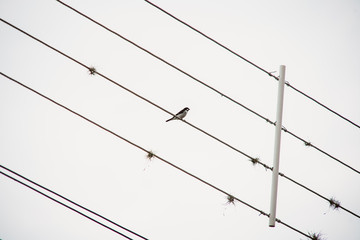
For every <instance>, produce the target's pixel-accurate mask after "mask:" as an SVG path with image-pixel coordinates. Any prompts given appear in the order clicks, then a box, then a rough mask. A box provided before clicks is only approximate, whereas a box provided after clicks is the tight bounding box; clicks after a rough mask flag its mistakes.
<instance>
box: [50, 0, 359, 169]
mask: <svg viewBox="0 0 360 240" xmlns="http://www.w3.org/2000/svg"><path fill="white" fill-rule="evenodd" d="M57 1H58V2H59V3H61V4H63V5H64V6H66V7H68V8H69V9H71V10H73V11H74V12H76V13H78V14H79V15H81V16H83V17H85V18H86V19H88V20H90V21H92V22H93V23H95V24H97V25H98V26H100V27H102V28H104V29H105V30H107V31H109V32H111V33H113V34H115V35H116V36H118V37H120V38H122V39H123V40H125V41H127V42H128V43H130V44H132V45H133V46H135V47H137V48H139V49H140V50H142V51H144V52H146V53H148V54H150V55H151V56H153V57H155V58H156V59H158V60H160V61H161V62H163V63H165V64H167V65H168V66H170V67H172V68H174V69H176V70H177V71H179V72H181V73H183V74H185V75H186V76H188V77H190V78H191V79H193V80H195V81H197V82H199V83H200V84H202V85H204V86H206V87H207V88H209V89H211V90H213V91H214V92H216V93H218V94H220V95H221V96H222V97H224V98H226V99H228V100H230V101H231V102H233V103H235V104H237V105H239V106H241V107H243V108H244V109H246V110H247V111H249V112H251V113H253V114H255V115H256V116H258V117H260V118H262V119H264V120H265V121H266V122H268V123H270V124H272V125H275V122H273V121H271V120H269V119H268V118H266V117H264V116H262V115H261V114H259V113H257V112H255V111H254V110H252V109H250V108H248V107H246V106H245V105H243V104H241V103H239V102H238V101H236V100H234V99H233V98H231V97H229V96H227V95H226V94H224V93H222V92H220V91H219V90H217V89H216V88H214V87H212V86H210V85H208V84H206V83H205V82H203V81H201V80H199V79H198V78H196V77H194V76H193V75H191V74H189V73H187V72H186V71H184V70H182V69H180V68H178V67H176V66H175V65H173V64H171V63H169V62H168V61H166V60H164V59H163V58H161V57H159V56H157V55H155V54H154V53H152V52H151V51H149V50H147V49H145V48H143V47H141V46H140V45H138V44H136V43H134V42H133V41H131V40H129V39H127V38H125V37H124V36H122V35H121V34H119V33H117V32H115V31H114V30H111V29H110V28H108V27H106V26H104V25H103V24H101V23H99V22H97V21H95V20H94V19H92V18H90V17H89V16H87V15H85V14H83V13H82V12H80V11H78V10H76V9H75V8H73V7H71V6H69V5H67V4H65V3H63V2H61V1H59V0H57ZM286 85H288V86H290V84H289V83H287V84H286ZM287 132H288V133H291V132H290V131H287ZM290 135H292V136H294V137H296V138H297V139H299V140H301V138H300V137H297V135H295V134H290ZM302 141H303V142H304V143H306V141H304V140H302ZM309 146H311V147H313V148H314V149H316V150H318V151H320V152H321V153H323V154H325V155H326V156H328V157H330V158H332V159H334V160H336V161H337V162H339V163H341V164H342V165H344V166H346V167H348V168H349V169H351V170H353V171H355V172H357V173H358V174H360V171H358V170H356V169H355V168H353V167H350V166H349V165H348V164H346V163H344V162H342V161H341V160H339V159H338V158H336V157H334V156H332V155H331V154H328V153H327V152H326V151H324V150H321V149H320V148H318V147H315V146H314V145H309Z"/></svg>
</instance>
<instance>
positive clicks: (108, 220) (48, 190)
mask: <svg viewBox="0 0 360 240" xmlns="http://www.w3.org/2000/svg"><path fill="white" fill-rule="evenodd" d="M0 167H1V168H3V169H5V170H6V171H8V172H11V173H12V174H14V175H16V176H18V177H20V178H22V179H24V180H26V181H28V182H30V183H31V184H33V185H35V186H37V187H40V188H42V189H43V190H46V191H47V192H50V193H52V194H54V195H56V196H57V197H60V198H62V199H64V200H65V201H67V202H69V203H71V204H73V205H75V206H77V207H79V208H81V209H83V210H85V211H87V212H89V213H91V214H93V215H95V216H97V217H99V218H102V219H103V220H105V221H107V222H109V223H111V224H114V225H115V226H117V227H119V228H122V229H123V230H125V231H127V232H129V233H131V234H134V235H136V236H138V237H140V238H142V239H144V240H148V239H147V238H145V237H143V236H141V235H140V234H138V233H136V232H134V231H132V230H130V229H128V228H126V227H124V226H121V225H120V224H118V223H116V222H114V221H112V220H110V219H108V218H106V217H104V216H102V215H100V214H98V213H96V212H94V211H92V210H90V209H88V208H86V207H84V206H82V205H80V204H78V203H76V202H74V201H72V200H70V199H68V198H66V197H64V196H62V195H60V194H58V193H57V192H55V191H52V190H50V189H49V188H46V187H44V186H42V185H40V184H38V183H36V182H34V181H32V180H30V179H29V178H26V177H24V176H22V175H20V174H19V173H17V172H15V171H13V170H11V169H9V168H7V167H5V166H2V165H0Z"/></svg>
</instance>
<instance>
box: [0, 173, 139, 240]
mask: <svg viewBox="0 0 360 240" xmlns="http://www.w3.org/2000/svg"><path fill="white" fill-rule="evenodd" d="M0 174H2V175H4V176H5V177H7V178H10V179H11V180H13V181H15V182H17V183H20V184H21V185H23V186H25V187H27V188H29V189H31V190H32V191H34V192H37V193H38V194H40V195H42V196H44V197H46V198H48V199H50V200H52V201H54V202H56V203H58V204H60V205H62V206H63V207H66V208H67V209H70V210H71V211H73V212H75V213H77V214H79V215H81V216H83V217H85V218H87V219H89V220H91V221H93V222H95V223H96V224H99V225H100V226H102V227H104V228H106V229H108V230H110V231H112V232H114V233H117V234H119V235H120V236H122V237H124V238H126V239H129V240H133V239H132V238H130V237H128V236H126V235H125V234H123V233H121V232H119V231H117V230H115V229H113V228H111V227H109V226H107V225H105V224H103V223H101V222H99V221H97V220H95V219H94V218H92V217H89V216H88V215H86V214H84V213H82V212H80V211H78V210H76V209H75V208H72V207H70V206H69V205H66V204H65V203H63V202H61V201H59V200H56V199H55V198H53V197H50V196H49V195H47V194H46V193H43V192H41V191H39V190H37V189H36V188H34V187H31V186H30V185H28V184H26V183H24V182H22V181H20V180H18V179H16V178H14V177H12V176H10V175H8V174H6V173H4V172H3V171H0Z"/></svg>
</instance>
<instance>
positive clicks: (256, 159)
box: [0, 19, 354, 215]
mask: <svg viewBox="0 0 360 240" xmlns="http://www.w3.org/2000/svg"><path fill="white" fill-rule="evenodd" d="M0 20H1V21H3V22H5V23H6V24H8V25H10V26H11V27H13V28H15V29H17V30H18V31H20V32H22V33H23V34H25V35H27V36H29V37H31V38H33V39H34V40H36V41H38V42H40V43H42V44H44V45H45V46H47V47H49V48H50V49H52V50H54V51H56V52H58V53H60V54H61V55H63V56H65V57H67V58H69V59H70V60H72V61H74V62H76V63H78V64H79V65H81V66H83V67H85V68H87V69H89V70H90V69H91V67H87V66H86V65H85V64H83V63H81V62H79V61H78V60H76V59H74V58H72V57H70V56H68V55H66V54H65V53H63V52H61V51H60V50H58V49H56V48H54V47H52V46H50V45H48V44H46V43H45V42H43V41H41V40H39V39H37V38H36V37H34V36H32V35H30V34H29V33H27V32H25V31H23V30H21V29H19V28H17V27H15V26H14V25H12V24H10V23H8V22H6V21H5V20H3V19H0ZM94 73H96V74H98V75H99V76H101V77H103V78H104V79H106V80H108V81H110V82H111V83H113V84H115V85H117V86H118V87H121V88H123V89H124V90H126V91H128V92H130V93H131V94H133V95H135V96H137V97H139V98H140V99H142V100H144V101H146V102H148V103H150V104H151V105H153V106H155V107H157V108H159V109H161V110H162V111H164V112H166V113H168V114H171V115H172V116H175V115H174V114H172V113H170V112H169V111H167V110H166V109H164V108H162V107H161V106H159V105H157V104H155V103H153V102H151V101H150V100H148V99H147V98H144V97H142V96H141V95H139V94H137V93H135V92H133V91H131V90H130V89H128V88H126V87H124V86H122V85H120V84H119V83H117V82H115V81H114V80H112V79H110V78H108V77H106V76H105V75H103V74H101V73H99V72H97V71H94ZM1 74H2V73H1ZM2 75H4V74H2ZM4 76H6V75H4ZM6 77H7V76H6ZM182 121H183V122H184V123H186V124H188V125H190V126H191V127H193V128H195V129H197V130H199V131H201V132H202V133H204V134H206V135H208V136H209V137H211V138H213V139H215V140H217V141H219V142H220V143H222V144H224V145H225V146H227V147H229V148H231V149H233V150H234V151H236V152H238V153H240V154H242V155H244V156H246V157H248V158H250V161H251V162H253V163H256V164H260V165H262V166H263V167H264V168H265V169H269V170H271V171H272V168H271V167H269V166H268V165H266V164H264V163H262V162H261V161H260V160H259V159H258V158H254V157H251V156H250V155H248V154H246V153H244V152H242V151H240V150H238V149H237V148H235V147H233V146H231V145H230V144H228V143H226V142H224V141H222V140H220V139H219V138H217V137H215V136H213V135H211V134H209V133H208V132H206V131H204V130H202V129H200V128H198V127H196V126H194V125H192V124H191V123H189V122H187V121H185V120H182ZM283 130H284V128H283ZM285 131H287V130H286V129H285ZM293 182H294V183H297V182H296V181H295V180H294V181H293ZM298 185H299V186H300V187H303V185H301V184H298ZM305 189H307V188H305ZM323 198H325V197H323ZM325 199H326V198H325ZM327 201H328V202H329V201H330V199H327ZM353 215H354V214H353Z"/></svg>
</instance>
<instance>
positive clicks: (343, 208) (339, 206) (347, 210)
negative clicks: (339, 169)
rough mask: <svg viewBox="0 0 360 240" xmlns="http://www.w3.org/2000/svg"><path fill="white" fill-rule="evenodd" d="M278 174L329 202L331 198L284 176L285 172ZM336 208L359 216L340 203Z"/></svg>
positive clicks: (359, 216)
mask: <svg viewBox="0 0 360 240" xmlns="http://www.w3.org/2000/svg"><path fill="white" fill-rule="evenodd" d="M279 175H280V176H282V177H284V178H285V179H287V180H289V181H290V182H293V183H295V184H296V185H298V186H300V187H302V188H304V189H306V190H308V191H309V192H311V193H313V194H315V195H316V196H318V197H320V198H322V199H324V200H326V201H328V202H329V203H331V199H327V198H326V197H324V196H322V195H321V194H319V193H317V192H315V191H314V190H311V189H310V188H308V187H306V186H305V185H303V184H301V183H299V182H297V181H295V180H294V179H291V178H289V177H288V176H286V175H285V174H283V173H279ZM338 208H341V209H342V210H344V211H346V212H348V213H350V214H352V215H353V216H355V217H358V218H360V215H358V214H356V213H354V212H352V211H350V210H349V209H347V208H345V207H343V206H341V204H339V205H338Z"/></svg>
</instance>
